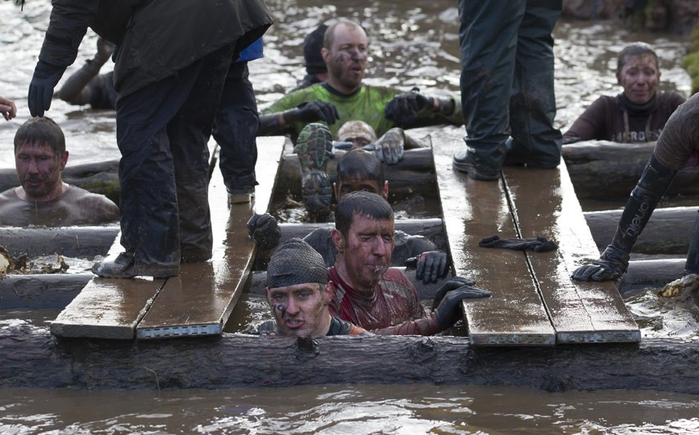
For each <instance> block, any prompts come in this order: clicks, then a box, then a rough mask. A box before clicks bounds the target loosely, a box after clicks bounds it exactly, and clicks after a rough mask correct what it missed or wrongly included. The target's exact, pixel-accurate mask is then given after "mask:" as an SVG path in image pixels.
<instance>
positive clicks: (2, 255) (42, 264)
mask: <svg viewBox="0 0 699 435" xmlns="http://www.w3.org/2000/svg"><path fill="white" fill-rule="evenodd" d="M69 268H70V265H69V264H67V263H66V262H65V260H64V259H63V257H62V256H60V255H56V260H55V261H50V260H43V259H37V260H34V261H29V258H28V257H27V254H22V255H20V256H18V257H12V256H11V255H10V253H9V252H7V249H6V248H5V247H4V246H0V279H3V278H5V276H7V275H9V274H16V275H33V274H53V273H65V272H66V271H67V270H68V269H69Z"/></svg>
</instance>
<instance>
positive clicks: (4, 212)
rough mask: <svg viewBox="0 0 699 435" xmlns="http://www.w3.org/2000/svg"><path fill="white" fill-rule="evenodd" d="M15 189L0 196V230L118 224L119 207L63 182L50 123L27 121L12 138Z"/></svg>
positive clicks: (60, 138) (60, 143) (58, 142)
mask: <svg viewBox="0 0 699 435" xmlns="http://www.w3.org/2000/svg"><path fill="white" fill-rule="evenodd" d="M14 145H15V165H16V168H17V177H18V178H19V182H20V186H18V187H13V188H11V189H8V190H6V191H4V192H2V193H0V225H11V226H27V225H42V226H49V227H55V226H70V225H99V224H105V223H113V222H118V221H119V208H118V207H117V206H116V204H114V202H112V201H111V200H110V199H108V198H107V197H106V196H104V195H99V194H95V193H91V192H88V191H87V190H84V189H81V188H79V187H77V186H72V185H70V184H67V183H65V182H63V179H62V173H63V170H64V169H65V167H66V163H67V161H68V151H66V144H65V136H64V135H63V131H62V130H61V128H60V127H59V126H58V124H56V123H55V122H54V121H53V120H52V119H51V118H48V117H43V118H31V119H29V120H28V121H27V122H25V123H24V124H23V125H22V126H20V127H19V129H17V133H16V134H15V140H14Z"/></svg>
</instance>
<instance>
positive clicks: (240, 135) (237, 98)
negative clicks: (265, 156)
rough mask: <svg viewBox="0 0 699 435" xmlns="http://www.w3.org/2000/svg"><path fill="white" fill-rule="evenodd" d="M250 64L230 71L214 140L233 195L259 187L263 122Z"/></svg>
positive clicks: (238, 65) (234, 65) (223, 93)
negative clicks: (259, 140) (259, 138)
mask: <svg viewBox="0 0 699 435" xmlns="http://www.w3.org/2000/svg"><path fill="white" fill-rule="evenodd" d="M248 75H249V73H248V63H247V62H235V63H232V64H231V66H230V68H229V69H228V75H227V76H226V82H225V84H224V85H223V91H222V93H221V102H220V103H219V107H218V113H216V120H215V123H214V130H213V136H214V139H216V142H218V144H219V145H220V147H221V150H220V159H221V160H220V163H219V167H220V168H221V174H222V175H223V181H224V183H225V184H226V188H227V189H228V191H229V192H232V191H234V190H243V189H248V188H251V187H253V186H255V185H256V184H257V179H256V178H255V164H256V163H257V142H256V138H257V131H258V129H259V127H260V118H259V115H258V113H257V102H256V101H255V92H254V91H253V88H252V83H250V80H249V79H248Z"/></svg>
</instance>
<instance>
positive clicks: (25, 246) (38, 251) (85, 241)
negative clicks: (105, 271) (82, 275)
mask: <svg viewBox="0 0 699 435" xmlns="http://www.w3.org/2000/svg"><path fill="white" fill-rule="evenodd" d="M118 233H119V225H118V224H113V225H105V226H84V227H82V226H81V227H56V228H19V227H0V246H4V247H5V248H6V249H7V251H8V252H9V253H10V255H12V256H13V257H17V256H19V255H22V254H27V256H28V257H30V258H32V257H39V256H43V255H52V254H60V255H62V256H64V257H75V258H93V257H95V256H96V255H102V256H104V255H107V252H109V248H110V246H112V244H113V243H114V240H115V238H116V236H117V234H118Z"/></svg>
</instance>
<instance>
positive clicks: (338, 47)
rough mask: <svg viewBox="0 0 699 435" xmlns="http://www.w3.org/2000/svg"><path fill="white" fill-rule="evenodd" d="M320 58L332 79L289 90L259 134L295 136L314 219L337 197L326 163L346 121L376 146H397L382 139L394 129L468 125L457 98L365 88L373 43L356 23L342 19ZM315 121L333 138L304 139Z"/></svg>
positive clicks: (331, 30)
mask: <svg viewBox="0 0 699 435" xmlns="http://www.w3.org/2000/svg"><path fill="white" fill-rule="evenodd" d="M321 55H322V57H323V60H324V61H325V64H326V66H327V70H328V78H327V81H326V82H324V83H318V84H315V85H312V86H309V87H307V88H304V89H300V90H296V91H293V92H290V93H289V94H287V95H285V96H284V97H283V98H281V99H280V100H279V101H277V102H275V103H273V104H272V105H271V106H270V107H269V108H267V109H266V110H265V111H264V112H263V114H262V115H261V116H260V129H259V131H258V135H259V136H270V135H283V134H289V135H291V139H292V141H293V142H294V143H296V146H297V152H298V153H299V161H300V163H301V171H302V182H303V185H304V188H303V191H304V203H305V204H306V207H307V209H308V210H309V212H310V214H311V215H315V214H317V215H320V216H324V215H326V214H327V213H328V211H329V206H330V200H331V196H332V194H331V189H330V183H329V181H328V178H327V175H326V174H325V163H326V162H327V158H328V157H329V155H330V154H331V149H332V140H333V137H336V135H337V133H338V131H339V130H340V128H341V127H342V126H343V125H344V124H345V123H346V122H348V121H356V120H359V121H364V122H365V123H367V124H368V125H369V126H371V128H373V129H374V131H375V132H376V135H377V136H378V137H379V139H378V140H377V144H382V146H383V147H389V148H395V147H396V144H394V143H393V141H391V140H387V138H383V136H384V135H385V134H386V133H387V132H389V130H391V129H392V128H394V127H401V128H415V127H422V126H426V125H438V124H453V125H463V122H464V120H463V116H462V115H461V102H460V99H459V98H458V97H441V98H440V97H428V96H425V95H423V94H421V93H420V92H418V91H417V90H416V89H413V90H412V91H410V92H401V91H400V90H398V89H395V88H390V87H386V86H371V85H366V84H364V83H363V79H364V75H365V73H366V67H367V60H368V57H369V41H368V38H367V36H366V32H365V31H364V29H363V28H362V27H361V26H360V25H359V24H357V23H355V22H353V21H350V20H347V19H338V20H337V21H335V22H334V23H333V24H331V25H330V26H329V27H328V29H327V30H326V32H325V36H324V41H323V48H322V49H321ZM310 123H320V124H324V125H325V126H327V127H328V128H329V132H330V135H329V136H327V137H324V136H323V135H322V134H321V132H320V131H318V132H314V134H313V136H314V137H320V139H319V140H318V141H315V140H312V141H309V140H308V137H300V136H302V135H301V132H302V130H303V129H304V127H306V126H307V125H308V124H310ZM323 134H324V132H323ZM393 137H395V138H398V137H399V136H397V135H393ZM398 146H401V145H398ZM384 154H386V153H384ZM306 196H308V197H309V200H308V201H306ZM310 197H313V198H310Z"/></svg>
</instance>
